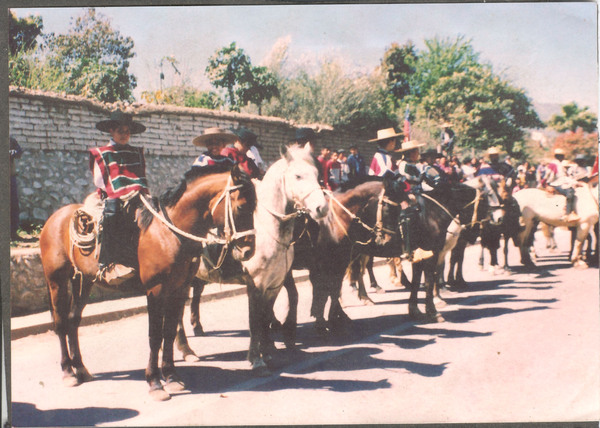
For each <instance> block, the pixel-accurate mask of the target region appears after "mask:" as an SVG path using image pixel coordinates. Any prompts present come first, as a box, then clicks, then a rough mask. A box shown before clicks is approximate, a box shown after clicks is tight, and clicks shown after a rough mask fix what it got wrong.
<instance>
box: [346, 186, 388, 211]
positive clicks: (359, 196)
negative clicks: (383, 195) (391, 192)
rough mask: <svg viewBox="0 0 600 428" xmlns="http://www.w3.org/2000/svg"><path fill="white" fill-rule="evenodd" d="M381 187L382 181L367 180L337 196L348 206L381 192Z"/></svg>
mask: <svg viewBox="0 0 600 428" xmlns="http://www.w3.org/2000/svg"><path fill="white" fill-rule="evenodd" d="M381 189H382V182H381V181H367V182H365V183H362V184H359V185H358V186H356V187H353V188H351V189H349V190H347V191H345V192H344V193H339V194H336V195H335V196H336V199H337V200H338V201H339V202H340V203H341V204H342V205H344V206H345V207H346V208H348V207H351V206H353V205H356V204H358V203H364V202H365V201H366V200H368V199H369V198H372V197H373V196H375V195H377V194H379V193H380V192H381Z"/></svg>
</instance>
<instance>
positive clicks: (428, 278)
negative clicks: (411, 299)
mask: <svg viewBox="0 0 600 428" xmlns="http://www.w3.org/2000/svg"><path fill="white" fill-rule="evenodd" d="M431 267H432V268H434V266H431ZM432 268H428V269H425V313H426V316H427V320H428V321H429V322H443V321H445V320H444V317H442V315H441V314H440V313H438V311H437V309H436V307H435V303H434V301H433V298H434V285H435V270H434V269H432Z"/></svg>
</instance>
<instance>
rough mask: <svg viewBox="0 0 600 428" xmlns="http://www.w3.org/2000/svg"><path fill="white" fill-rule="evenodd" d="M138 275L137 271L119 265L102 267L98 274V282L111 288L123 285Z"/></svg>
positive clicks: (112, 264)
mask: <svg viewBox="0 0 600 428" xmlns="http://www.w3.org/2000/svg"><path fill="white" fill-rule="evenodd" d="M135 275H136V272H135V269H134V268H132V267H129V266H125V265H122V264H118V263H111V264H109V265H107V266H102V267H101V268H100V269H99V270H98V273H97V274H96V280H97V281H100V282H104V283H106V284H107V285H109V286H111V287H116V286H118V285H121V284H123V283H124V282H125V281H127V280H129V279H131V278H133V277H134V276H135Z"/></svg>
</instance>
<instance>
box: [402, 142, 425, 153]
mask: <svg viewBox="0 0 600 428" xmlns="http://www.w3.org/2000/svg"><path fill="white" fill-rule="evenodd" d="M424 145H425V143H419V142H418V141H416V140H409V141H405V142H404V143H402V147H400V148H399V149H397V150H395V152H396V153H400V152H407V151H409V150H412V149H416V148H419V147H423V146H424Z"/></svg>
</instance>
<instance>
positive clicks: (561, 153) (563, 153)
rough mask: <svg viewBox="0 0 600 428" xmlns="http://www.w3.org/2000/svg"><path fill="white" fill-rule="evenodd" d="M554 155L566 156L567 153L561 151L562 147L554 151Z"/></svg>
mask: <svg viewBox="0 0 600 428" xmlns="http://www.w3.org/2000/svg"><path fill="white" fill-rule="evenodd" d="M554 155H555V156H556V155H563V156H564V155H565V151H564V150H563V149H561V148H560V147H559V148H557V149H554Z"/></svg>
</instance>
